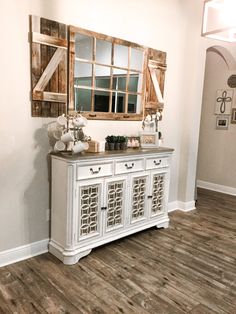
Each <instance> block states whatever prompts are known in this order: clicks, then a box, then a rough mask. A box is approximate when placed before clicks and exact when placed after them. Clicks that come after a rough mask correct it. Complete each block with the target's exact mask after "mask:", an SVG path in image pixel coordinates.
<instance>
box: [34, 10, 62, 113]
mask: <svg viewBox="0 0 236 314" xmlns="http://www.w3.org/2000/svg"><path fill="white" fill-rule="evenodd" d="M30 30H31V77H32V79H31V82H32V116H38V117H57V116H58V115H60V114H62V113H66V110H67V108H66V103H67V95H66V94H67V45H68V41H67V26H66V25H65V24H61V23H58V22H55V21H51V20H48V19H44V18H39V17H35V16H31V27H30ZM39 91H41V92H44V93H38V92H39ZM47 92H48V93H52V94H48V93H47ZM55 94H58V97H56V96H55V97H54V96H53V98H52V99H51V98H50V97H48V95H49V96H50V95H55ZM62 94H63V95H65V97H64V96H63V97H61V95H62ZM44 97H45V98H44ZM57 99H59V100H57Z"/></svg>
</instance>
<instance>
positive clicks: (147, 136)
mask: <svg viewBox="0 0 236 314" xmlns="http://www.w3.org/2000/svg"><path fill="white" fill-rule="evenodd" d="M140 144H141V147H142V148H148V147H158V144H159V135H158V132H145V131H143V132H141V133H140Z"/></svg>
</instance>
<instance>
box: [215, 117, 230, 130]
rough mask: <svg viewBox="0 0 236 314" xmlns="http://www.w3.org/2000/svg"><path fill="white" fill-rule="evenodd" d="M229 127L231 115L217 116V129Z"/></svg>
mask: <svg viewBox="0 0 236 314" xmlns="http://www.w3.org/2000/svg"><path fill="white" fill-rule="evenodd" d="M228 127H229V117H222V116H217V117H216V129H217V130H228Z"/></svg>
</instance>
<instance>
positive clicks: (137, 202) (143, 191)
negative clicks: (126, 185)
mask: <svg viewBox="0 0 236 314" xmlns="http://www.w3.org/2000/svg"><path fill="white" fill-rule="evenodd" d="M147 187H148V175H145V176H143V175H139V176H137V175H135V176H133V177H132V186H131V223H133V222H138V221H141V220H143V219H146V218H147V204H146V203H147Z"/></svg>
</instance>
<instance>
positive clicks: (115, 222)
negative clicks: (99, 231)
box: [107, 181, 125, 229]
mask: <svg viewBox="0 0 236 314" xmlns="http://www.w3.org/2000/svg"><path fill="white" fill-rule="evenodd" d="M107 198H108V199H107V228H108V229H112V228H114V227H116V226H119V225H121V224H122V223H123V221H122V220H123V218H122V217H123V202H124V198H125V195H124V182H122V181H119V182H112V183H109V184H108V195H107Z"/></svg>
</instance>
